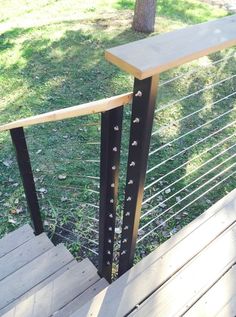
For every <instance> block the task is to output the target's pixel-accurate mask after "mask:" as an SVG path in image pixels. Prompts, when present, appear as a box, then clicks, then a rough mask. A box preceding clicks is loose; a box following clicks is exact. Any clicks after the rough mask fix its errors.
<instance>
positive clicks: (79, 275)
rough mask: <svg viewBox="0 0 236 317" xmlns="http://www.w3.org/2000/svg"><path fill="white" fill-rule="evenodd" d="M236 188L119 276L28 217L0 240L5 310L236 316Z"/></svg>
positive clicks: (1, 308) (1, 309)
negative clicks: (104, 274) (76, 254)
mask: <svg viewBox="0 0 236 317" xmlns="http://www.w3.org/2000/svg"><path fill="white" fill-rule="evenodd" d="M235 221H236V190H234V191H232V192H231V193H230V194H228V195H227V196H226V197H224V198H223V199H222V200H220V201H219V202H218V203H216V204H215V205H213V206H212V207H211V208H210V209H208V210H207V211H206V212H205V213H204V214H202V215H201V216H200V217H198V218H197V219H196V220H195V221H193V222H192V223H191V224H189V225H188V226H186V227H185V228H184V229H183V230H181V231H180V232H179V233H177V234H176V235H174V236H173V237H172V238H171V239H169V240H168V241H166V242H165V243H164V244H162V245H161V246H160V247H159V248H157V249H156V250H155V251H154V252H152V253H151V254H150V255H148V256H147V257H146V258H144V259H143V260H142V261H140V262H139V263H138V264H137V265H136V266H134V267H133V268H132V269H130V270H129V271H128V272H127V273H125V274H124V275H123V276H121V277H120V278H118V279H117V280H116V281H115V282H114V283H112V284H111V285H108V283H107V282H106V281H105V280H104V279H100V277H99V276H98V274H97V270H96V268H95V267H94V266H93V265H92V264H91V262H90V261H89V260H87V259H85V260H84V261H82V262H80V263H77V262H76V261H75V260H74V259H73V257H72V255H71V254H70V253H69V252H68V251H67V250H66V249H65V248H64V247H63V245H58V246H56V247H55V246H53V244H52V243H51V241H50V240H49V239H48V238H47V237H46V235H45V234H44V233H43V234H41V235H39V236H37V237H35V236H34V234H33V231H32V229H31V228H30V227H29V226H28V225H26V226H24V227H22V228H20V229H18V230H16V231H14V232H12V233H10V234H8V235H7V236H5V237H4V238H3V239H2V240H0V294H1V297H0V315H1V316H5V317H6V316H7V317H10V316H22V317H23V316H24V317H26V316H30V317H33V316H34V317H35V316H44V317H46V316H73V317H76V316H79V317H80V316H81V317H82V316H100V317H105V316H116V317H118V316H119V317H120V316H127V315H129V316H163V317H168V316H183V315H184V316H224V317H227V316H235V314H236V305H235V303H236V288H235V282H236V267H235V262H236V249H235V245H236V223H235Z"/></svg>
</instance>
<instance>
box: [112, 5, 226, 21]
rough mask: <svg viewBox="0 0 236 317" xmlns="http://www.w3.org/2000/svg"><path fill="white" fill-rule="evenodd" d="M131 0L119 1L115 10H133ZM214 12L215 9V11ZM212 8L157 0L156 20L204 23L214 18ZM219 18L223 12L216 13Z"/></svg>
mask: <svg viewBox="0 0 236 317" xmlns="http://www.w3.org/2000/svg"><path fill="white" fill-rule="evenodd" d="M134 3H135V1H133V0H119V1H118V2H117V4H116V8H117V9H119V10H124V9H129V10H133V9H134ZM215 10H216V9H215ZM212 11H213V10H212V7H211V6H210V5H208V4H205V3H202V2H200V1H192V0H176V1H173V0H158V1H157V19H158V16H161V17H166V18H168V19H171V20H173V21H180V22H183V23H186V24H195V23H201V22H205V21H207V20H210V19H213V18H215V14H214V13H213V12H212ZM218 14H219V17H220V16H223V15H224V11H223V10H220V9H219V11H218Z"/></svg>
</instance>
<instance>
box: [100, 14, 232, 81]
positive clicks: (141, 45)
mask: <svg viewBox="0 0 236 317" xmlns="http://www.w3.org/2000/svg"><path fill="white" fill-rule="evenodd" d="M235 30H236V15H233V16H228V17H226V18H221V19H218V20H214V21H210V22H206V23H201V24H196V25H193V26H189V27H187V28H184V29H180V30H176V31H173V32H168V33H165V34H161V35H157V36H152V37H150V38H147V39H144V40H139V41H135V42H132V43H129V44H125V45H121V46H117V47H114V48H111V49H108V50H107V51H106V53H105V57H106V59H107V60H108V61H110V62H111V63H113V64H115V65H116V66H118V67H119V68H121V69H123V70H124V71H126V72H128V73H130V74H132V75H133V76H134V77H136V78H138V79H140V80H142V79H145V78H147V77H151V76H153V75H155V74H158V73H161V72H163V71H166V70H168V69H170V68H173V67H176V66H179V65H182V64H184V63H187V62H190V61H193V60H195V59H197V58H200V57H203V56H205V55H208V54H210V53H214V52H217V51H219V50H222V49H225V48H228V47H231V46H233V45H236V32H235Z"/></svg>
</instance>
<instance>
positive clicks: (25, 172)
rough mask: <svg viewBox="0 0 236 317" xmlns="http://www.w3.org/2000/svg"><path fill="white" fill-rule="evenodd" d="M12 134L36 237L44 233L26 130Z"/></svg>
mask: <svg viewBox="0 0 236 317" xmlns="http://www.w3.org/2000/svg"><path fill="white" fill-rule="evenodd" d="M10 133H11V138H12V142H13V145H14V148H15V151H16V159H17V163H18V166H19V170H20V175H21V178H22V182H23V187H24V191H25V196H26V200H27V204H28V209H29V212H30V215H31V219H32V222H33V226H34V232H35V234H36V235H38V234H40V233H42V232H43V223H42V219H41V215H40V210H39V204H38V198H37V194H36V189H35V183H34V178H33V173H32V168H31V164H30V158H29V153H28V149H27V144H26V140H25V134H24V130H23V128H16V129H12V130H10Z"/></svg>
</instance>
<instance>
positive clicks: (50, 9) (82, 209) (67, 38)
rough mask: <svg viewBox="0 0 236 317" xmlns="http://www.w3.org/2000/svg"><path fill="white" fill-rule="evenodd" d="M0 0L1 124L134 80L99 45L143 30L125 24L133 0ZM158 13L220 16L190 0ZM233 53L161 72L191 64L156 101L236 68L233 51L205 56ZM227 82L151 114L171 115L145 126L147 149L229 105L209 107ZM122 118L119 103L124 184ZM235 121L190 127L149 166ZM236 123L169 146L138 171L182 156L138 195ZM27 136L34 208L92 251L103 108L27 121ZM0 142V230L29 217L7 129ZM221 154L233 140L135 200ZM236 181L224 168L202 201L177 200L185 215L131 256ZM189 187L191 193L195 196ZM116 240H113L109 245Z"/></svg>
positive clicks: (77, 247) (175, 19)
mask: <svg viewBox="0 0 236 317" xmlns="http://www.w3.org/2000/svg"><path fill="white" fill-rule="evenodd" d="M0 3H1V8H2V11H1V21H0V113H1V115H0V122H1V123H3V122H9V121H12V120H14V119H16V118H21V117H26V116H30V115H34V114H38V113H43V112H46V111H49V110H53V109H59V108H63V107H66V106H70V105H75V104H81V103H84V102H87V101H92V100H97V99H100V98H104V97H108V96H112V95H115V94H119V93H123V92H127V91H130V90H132V84H133V79H132V78H131V77H130V76H128V75H126V74H125V73H123V72H122V71H120V70H119V69H117V68H116V67H114V66H112V65H111V64H109V63H107V62H106V61H105V60H104V50H105V49H106V48H109V47H112V46H116V45H120V44H123V43H128V42H130V41H134V40H138V39H141V38H143V37H144V36H145V35H143V34H140V33H135V32H133V31H132V30H131V29H130V25H131V20H132V10H133V4H134V1H128V0H126V1H121V0H113V1H107V0H97V1H95V0H94V1H87V2H84V1H75V0H69V1H68V0H58V1H56V0H43V1H40V2H37V1H30V2H29V1H26V0H19V1H14V0H10V1H5V0H4V1H3V0H1V1H0ZM121 11H122V13H121ZM157 12H158V16H157V24H156V30H157V32H156V33H158V32H165V31H169V30H172V29H176V28H179V27H183V26H185V25H187V24H193V23H198V22H203V21H206V20H208V19H213V18H218V17H221V16H224V15H226V12H225V11H223V10H221V9H216V8H214V7H211V6H209V5H207V4H203V3H201V2H199V1H193V0H191V1H190V0H188V1H183V0H177V1H174V2H173V1H159V2H158V9H157ZM232 52H233V51H232V50H228V51H227V52H221V53H217V54H214V55H212V56H210V57H209V58H204V59H201V60H199V61H196V62H194V63H192V64H189V65H185V66H183V67H179V68H178V69H174V70H172V71H169V72H167V73H164V74H163V75H162V82H163V81H165V80H166V79H168V78H172V77H173V76H178V75H180V74H182V73H184V72H188V71H191V70H193V69H194V70H196V72H195V73H194V74H192V75H189V76H188V75H186V76H183V77H181V78H179V79H178V80H176V81H173V82H171V83H169V84H166V85H164V86H162V87H161V89H160V91H159V100H158V106H159V107H160V105H165V104H167V103H169V102H172V101H173V100H176V99H180V98H181V97H182V96H184V95H188V94H191V93H192V92H194V91H196V90H198V89H200V88H202V87H204V86H206V85H208V84H212V83H214V82H217V81H219V80H221V79H223V78H226V77H228V76H232V75H233V74H234V73H235V58H233V57H231V58H229V59H228V60H225V61H223V62H221V63H218V64H216V65H213V62H214V61H216V60H217V59H220V58H224V57H226V56H229V55H230V54H232ZM234 87H235V79H234V78H233V79H231V80H229V81H227V82H225V83H223V84H222V85H220V86H217V87H214V89H209V90H206V91H204V92H202V93H199V94H198V95H195V96H193V97H191V98H188V99H186V100H183V101H180V102H178V103H177V104H176V105H175V106H174V107H171V108H169V109H167V110H165V111H162V112H160V113H157V115H156V118H155V123H154V130H156V129H158V127H160V126H163V125H168V124H169V123H170V122H171V121H172V120H175V121H176V120H177V122H176V123H175V124H173V125H171V126H169V127H168V129H165V130H163V131H160V132H159V133H156V134H155V135H154V136H153V138H152V144H151V149H153V150H154V149H156V148H157V147H158V146H161V145H163V144H168V143H169V142H172V141H173V140H174V139H175V138H178V137H180V136H181V135H183V134H184V133H187V132H188V131H190V130H191V129H193V128H195V127H197V126H198V125H201V124H204V122H206V121H207V120H211V119H214V118H215V117H217V116H219V115H220V114H223V113H224V112H226V111H227V110H229V109H233V108H234V107H235V104H234V100H235V99H234V98H230V99H228V100H224V101H223V102H221V103H219V104H216V105H214V106H211V104H212V102H214V101H216V100H218V99H219V98H221V97H224V96H225V95H227V94H230V93H231V92H233V90H234ZM206 105H208V107H206V108H204V110H203V111H201V112H198V113H197V114H196V115H194V116H192V117H189V119H187V120H183V121H178V120H180V119H181V118H182V117H183V116H187V115H189V114H190V113H191V112H193V111H196V110H198V109H200V108H201V107H202V106H206ZM129 118H130V107H126V110H125V120H124V133H123V141H122V142H123V144H122V146H123V152H122V164H121V165H122V169H121V190H120V192H121V193H122V188H123V187H124V179H125V168H126V160H127V150H126V149H127V143H128V130H129ZM233 120H235V113H234V112H233V111H232V112H231V113H229V114H226V115H225V116H222V117H221V119H220V120H218V121H213V122H212V123H211V124H210V125H206V126H204V127H203V128H201V129H199V130H197V131H196V132H195V133H192V134H189V135H187V136H186V137H185V138H181V139H179V141H177V142H172V143H171V146H168V147H165V148H163V149H162V150H160V151H159V152H158V153H157V154H155V155H152V156H150V160H149V168H152V167H153V166H155V165H156V164H159V163H160V162H162V161H164V160H167V159H168V158H169V157H170V156H174V155H176V154H177V153H178V152H179V151H181V150H183V148H184V147H185V148H186V147H189V146H190V145H191V144H194V143H196V142H198V141H199V140H200V139H201V138H204V137H206V136H207V135H209V134H211V133H213V132H214V131H217V129H220V128H221V127H224V126H225V125H226V124H228V123H230V122H232V121H233ZM234 129H235V126H231V127H229V128H228V129H225V130H224V131H223V132H221V133H217V134H216V135H215V136H214V137H212V138H209V139H207V140H206V141H204V142H202V143H199V145H198V146H196V147H192V148H191V150H189V151H186V152H185V153H183V154H182V155H179V156H176V158H175V159H174V160H173V161H167V162H166V164H163V165H162V166H161V167H159V168H158V169H155V170H154V171H153V172H150V173H149V174H148V176H147V184H150V183H151V182H152V181H154V180H156V179H158V178H160V177H162V176H163V175H164V174H165V173H167V172H169V171H170V170H171V169H173V168H177V167H178V166H179V165H180V164H183V163H184V162H186V161H188V162H189V163H188V164H187V165H186V166H183V167H182V168H181V169H179V170H177V171H176V172H175V173H173V174H171V175H169V176H167V177H166V178H165V179H162V180H160V181H159V182H157V184H155V185H154V186H153V187H152V188H150V189H147V190H146V191H145V199H146V198H148V197H150V195H152V194H154V193H156V192H158V191H160V190H163V189H164V188H165V187H166V186H168V184H171V183H173V182H174V181H175V180H177V179H178V178H181V177H183V176H185V175H186V174H187V173H189V172H190V171H192V170H193V169H196V167H198V166H200V165H201V164H203V163H204V162H206V161H207V160H209V159H210V158H211V157H213V156H214V155H216V154H217V153H219V151H222V150H223V149H224V148H226V147H227V146H231V145H232V144H233V140H234V139H230V140H229V141H228V142H227V143H224V144H223V145H222V146H221V147H220V148H219V147H218V148H215V149H214V150H213V151H211V152H210V153H205V154H203V155H202V156H201V157H198V158H197V159H195V160H193V158H194V157H195V156H196V155H199V154H200V153H202V152H203V151H205V150H206V149H207V148H210V147H212V146H213V145H214V144H215V143H217V142H220V140H223V139H224V138H226V137H228V136H229V135H231V134H232V133H233V131H235V130H234ZM26 135H27V141H28V144H29V150H30V154H31V159H32V165H33V170H34V175H35V181H36V187H37V190H38V194H39V198H40V205H41V210H42V212H43V217H44V221H45V225H46V227H47V228H48V229H49V231H50V233H51V236H52V237H53V239H54V240H56V239H57V241H59V240H60V235H62V236H64V238H65V239H67V240H66V241H68V245H69V247H70V248H71V249H72V251H74V252H75V253H76V254H79V256H80V257H83V256H84V255H85V254H84V252H85V253H86V255H87V254H88V252H90V251H88V249H86V248H89V249H90V250H91V252H92V255H93V252H94V251H95V252H96V251H97V246H95V245H94V243H93V241H89V240H88V239H90V240H95V241H97V233H96V230H97V227H98V224H97V221H96V219H95V218H97V215H98V209H97V208H96V206H97V205H98V194H97V192H98V190H99V187H98V185H99V184H98V182H99V179H98V178H99V142H100V117H99V116H96V115H94V116H90V117H84V118H78V119H72V120H67V121H63V122H57V123H50V124H45V125H40V126H35V127H31V128H27V129H26ZM0 149H1V154H0V177H1V182H0V203H1V205H0V214H1V218H0V219H1V220H0V221H1V222H0V235H3V234H4V233H6V232H8V231H10V230H13V229H14V228H16V227H18V226H20V225H21V224H22V223H24V222H28V220H29V218H28V214H27V212H26V205H25V199H24V195H23V190H22V186H21V185H20V184H21V183H20V179H19V174H18V171H17V168H16V162H15V160H14V152H13V149H12V147H11V142H10V138H9V135H8V133H1V134H0ZM229 153H230V155H232V154H234V153H235V151H233V149H232V151H230V152H227V153H224V155H222V156H220V157H219V158H218V161H217V162H216V161H214V162H213V161H212V162H211V163H210V164H209V165H208V164H207V165H206V166H205V167H202V168H201V169H199V171H196V172H193V173H192V174H190V175H189V176H186V177H185V178H183V179H182V180H181V181H180V182H179V183H176V184H175V186H174V187H172V188H171V193H166V192H165V191H164V192H162V193H161V194H159V195H157V197H155V199H153V200H152V201H150V202H149V203H148V204H147V205H145V206H144V208H143V212H144V213H145V212H146V211H148V210H149V209H150V208H152V207H155V206H156V205H157V204H159V203H160V202H161V201H163V200H165V199H167V198H168V197H169V196H170V195H171V194H173V193H175V192H178V191H180V190H181V189H182V188H183V187H185V186H187V185H188V184H190V183H191V182H192V181H193V180H194V179H196V178H197V177H199V176H200V175H202V174H204V173H206V172H207V171H209V168H212V167H214V166H215V165H216V164H220V162H223V161H224V160H225V159H227V158H229ZM232 162H233V160H231V161H227V163H225V165H222V166H224V168H226V167H227V166H229V165H230V164H232ZM222 166H221V168H222ZM221 168H218V169H216V170H214V173H213V172H212V173H211V174H208V175H206V177H204V178H202V179H201V180H200V181H199V182H197V183H195V184H194V186H192V187H189V188H188V192H187V191H186V192H181V194H178V196H177V197H178V199H180V198H183V197H184V195H183V194H185V195H186V193H187V194H188V193H189V192H191V191H192V190H194V189H195V188H196V186H197V185H198V186H200V185H201V184H202V183H203V182H205V181H207V180H208V178H209V177H210V176H211V177H213V176H214V175H215V174H216V172H218V173H219V172H220V171H221ZM219 179H222V178H219ZM234 181H235V179H229V180H228V181H227V182H225V183H224V184H222V186H220V187H219V188H216V189H215V190H214V191H212V192H209V194H208V195H207V198H206V197H205V198H204V199H201V200H199V201H198V202H197V203H196V204H193V205H192V206H191V208H188V209H187V210H185V213H184V214H183V213H182V214H180V215H178V217H173V219H171V221H168V223H167V224H166V225H165V226H164V227H163V226H162V227H161V228H160V229H159V230H158V231H154V233H153V234H152V235H150V236H149V237H148V238H146V239H145V240H143V242H142V243H140V244H139V245H138V248H137V260H139V258H140V257H142V256H143V255H145V254H146V253H147V252H149V251H150V250H151V249H152V248H154V247H155V246H156V245H157V243H160V242H162V241H163V240H165V239H166V238H168V237H169V236H170V235H171V234H173V233H174V232H175V231H177V230H179V229H180V228H181V227H182V226H183V225H185V224H186V223H188V222H189V221H191V220H192V219H193V218H195V217H196V216H197V215H198V214H199V213H201V212H202V211H203V210H205V209H206V208H208V207H209V206H210V205H211V204H212V203H214V202H215V201H216V200H218V199H219V198H221V197H222V196H224V195H225V194H226V193H227V192H228V191H230V190H231V189H233V187H234ZM210 186H212V184H209V186H208V187H206V188H202V189H201V190H200V192H201V191H202V192H204V191H205V190H206V189H207V188H209V187H210ZM182 195H183V196H182ZM197 195H199V192H197V193H196V195H195V196H194V197H197ZM191 200H193V197H192V196H189V198H187V199H186V200H184V201H183V202H182V203H180V204H179V205H178V206H175V207H174V208H171V210H170V212H169V213H168V214H165V215H163V216H160V217H158V218H157V219H156V220H155V221H153V222H152V224H151V225H150V226H148V227H146V229H143V230H141V231H140V235H139V237H142V236H144V235H145V233H146V232H147V231H149V230H150V229H152V228H154V227H155V226H156V225H158V224H160V222H161V221H165V220H166V219H168V217H169V216H170V215H173V213H174V212H176V211H178V210H179V209H180V208H182V207H183V206H184V205H186V204H187V203H189V202H190V201H191ZM175 203H176V196H175V197H173V199H170V200H169V201H168V203H166V205H167V206H166V207H164V208H163V207H160V206H159V207H158V208H156V209H155V210H154V211H153V212H152V213H151V214H149V215H148V216H147V217H143V218H142V222H141V226H143V225H145V224H146V223H148V222H149V221H150V220H152V219H154V217H157V216H158V215H159V214H160V213H162V212H163V211H164V210H165V209H166V208H169V207H170V206H172V205H173V204H175ZM121 210H122V195H121V196H120V200H119V212H118V213H119V217H118V221H117V227H119V226H120V225H121V216H120V215H121ZM91 229H92V230H93V231H91ZM78 233H79V243H74V242H73V243H71V241H70V240H72V241H75V240H76V239H77V236H78ZM117 238H118V235H117ZM82 246H83V247H82ZM116 247H117V248H118V244H117V246H116ZM116 256H117V255H116Z"/></svg>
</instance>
